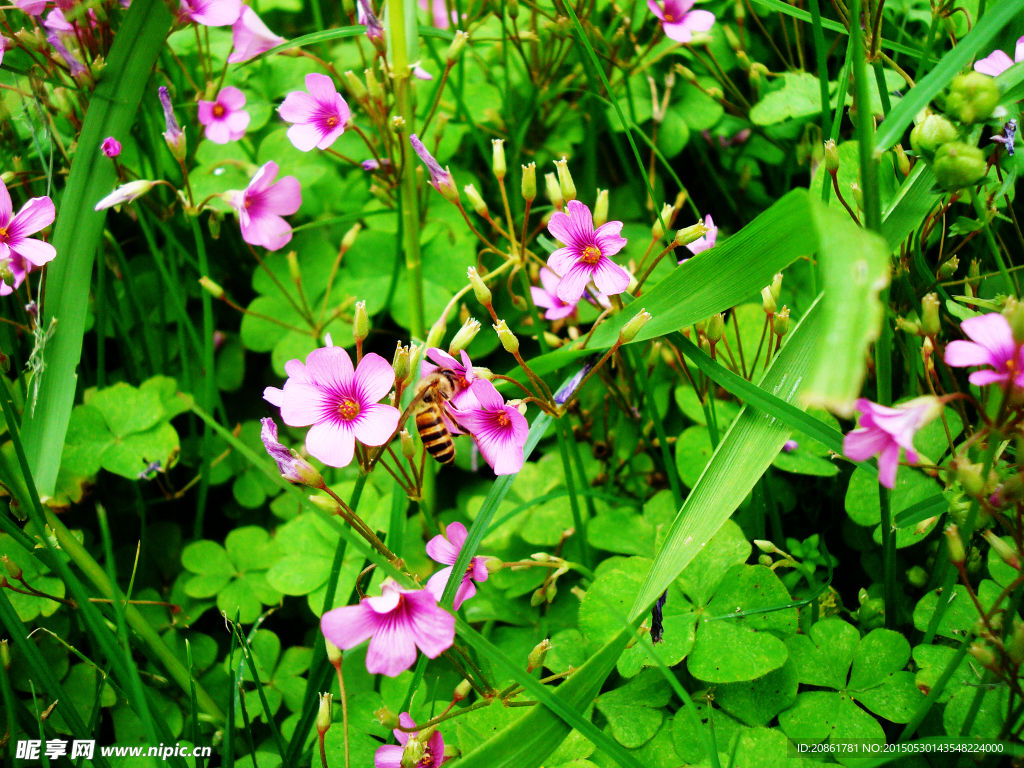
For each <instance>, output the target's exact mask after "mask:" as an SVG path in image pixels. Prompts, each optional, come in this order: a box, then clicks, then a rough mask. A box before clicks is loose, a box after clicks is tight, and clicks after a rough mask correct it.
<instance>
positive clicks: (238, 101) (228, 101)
mask: <svg viewBox="0 0 1024 768" xmlns="http://www.w3.org/2000/svg"><path fill="white" fill-rule="evenodd" d="M217 101H219V102H220V103H221V104H223V105H224V106H225V107H227V108H228V109H230V110H231V111H235V110H239V109H241V108H242V107H244V106H245V94H244V93H242V92H241V91H240V90H239V89H238V88H235V86H233V85H228V86H226V87H224V88H221V89H220V93H218V94H217Z"/></svg>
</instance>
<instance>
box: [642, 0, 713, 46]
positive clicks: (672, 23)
mask: <svg viewBox="0 0 1024 768" xmlns="http://www.w3.org/2000/svg"><path fill="white" fill-rule="evenodd" d="M647 7H648V8H650V9H651V13H653V14H654V15H655V16H657V17H658V18H659V19H661V27H662V29H664V30H665V36H666V37H668V38H669V39H670V40H675V41H676V42H677V43H688V42H690V40H692V39H693V33H694V32H707V31H708V30H709V29H711V26H712V25H713V24H714V23H715V14H713V13H711V11H691V10H690V9H691V8H693V0H664V4H663V5H658V3H657V2H656V0H647Z"/></svg>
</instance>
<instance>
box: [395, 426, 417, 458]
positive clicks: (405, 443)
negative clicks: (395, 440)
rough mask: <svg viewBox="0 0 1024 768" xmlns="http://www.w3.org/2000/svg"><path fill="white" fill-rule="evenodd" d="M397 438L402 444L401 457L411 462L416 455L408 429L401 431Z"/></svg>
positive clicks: (414, 445)
mask: <svg viewBox="0 0 1024 768" xmlns="http://www.w3.org/2000/svg"><path fill="white" fill-rule="evenodd" d="M398 437H399V439H400V440H401V443H402V455H403V456H405V458H407V459H409V460H410V461H411V460H412V457H413V456H415V455H416V444H415V443H413V441H412V435H410V434H409V430H408V429H403V430H402V431H401V433H399V435H398Z"/></svg>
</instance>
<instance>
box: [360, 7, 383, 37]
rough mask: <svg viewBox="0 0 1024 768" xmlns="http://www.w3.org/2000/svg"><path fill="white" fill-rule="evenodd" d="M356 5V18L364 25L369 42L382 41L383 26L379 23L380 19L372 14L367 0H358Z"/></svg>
mask: <svg viewBox="0 0 1024 768" xmlns="http://www.w3.org/2000/svg"><path fill="white" fill-rule="evenodd" d="M356 6H357V7H356V19H357V21H358V22H359V23H360V24H362V25H363V26H365V27H366V37H367V38H368V39H369V40H370V42H371V43H374V42H377V41H383V40H384V27H383V26H382V25H381V23H380V19H378V18H377V16H376V14H374V12H373V8H372V7H370V2H369V0H359V2H357V3H356Z"/></svg>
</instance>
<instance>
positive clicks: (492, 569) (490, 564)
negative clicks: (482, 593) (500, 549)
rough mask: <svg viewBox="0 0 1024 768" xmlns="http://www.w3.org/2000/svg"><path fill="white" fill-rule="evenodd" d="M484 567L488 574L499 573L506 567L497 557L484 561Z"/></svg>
mask: <svg viewBox="0 0 1024 768" xmlns="http://www.w3.org/2000/svg"><path fill="white" fill-rule="evenodd" d="M484 565H485V566H486V568H487V572H488V573H497V572H498V571H500V570H501V569H502V568H504V567H505V563H503V562H502V561H501V560H499V559H498V558H497V557H488V558H487V559H486V560H485V561H484Z"/></svg>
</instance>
